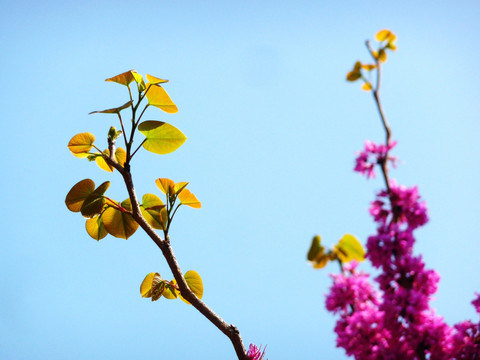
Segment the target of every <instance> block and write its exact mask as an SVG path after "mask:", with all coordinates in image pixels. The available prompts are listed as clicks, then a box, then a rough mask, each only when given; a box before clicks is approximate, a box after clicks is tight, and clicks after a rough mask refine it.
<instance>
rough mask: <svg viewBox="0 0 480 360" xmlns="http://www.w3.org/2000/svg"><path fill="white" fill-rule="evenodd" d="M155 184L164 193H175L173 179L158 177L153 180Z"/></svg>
mask: <svg viewBox="0 0 480 360" xmlns="http://www.w3.org/2000/svg"><path fill="white" fill-rule="evenodd" d="M155 184H156V185H157V187H158V188H159V189H160V191H161V192H163V193H164V194H165V195H173V194H175V183H174V182H173V180H170V179H167V178H158V179H157V180H155Z"/></svg>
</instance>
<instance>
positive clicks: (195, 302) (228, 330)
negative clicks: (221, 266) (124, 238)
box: [104, 152, 248, 360]
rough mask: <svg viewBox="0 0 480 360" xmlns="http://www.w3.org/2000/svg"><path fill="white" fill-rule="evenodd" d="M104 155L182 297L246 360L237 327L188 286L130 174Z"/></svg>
mask: <svg viewBox="0 0 480 360" xmlns="http://www.w3.org/2000/svg"><path fill="white" fill-rule="evenodd" d="M111 154H112V152H111V153H110V157H107V156H104V159H105V161H106V162H107V163H108V164H109V165H111V166H113V167H114V168H115V169H116V170H117V171H118V172H119V173H120V174H121V175H122V177H123V180H124V182H125V186H126V188H127V191H128V195H129V197H130V201H131V203H132V215H133V218H134V219H135V221H136V222H137V223H138V224H139V225H140V227H141V228H142V229H143V230H144V231H145V232H146V233H147V235H148V236H149V237H150V238H151V239H152V240H153V242H155V244H156V245H157V246H158V247H159V248H160V250H161V251H162V254H163V256H164V257H165V260H166V261H167V263H168V266H169V267H170V270H171V272H172V274H173V276H174V278H175V280H176V281H177V285H178V288H179V290H180V294H181V295H182V297H183V298H184V299H185V300H187V301H188V302H190V303H191V304H192V306H193V307H194V308H195V309H197V310H198V311H199V312H200V313H201V314H202V315H203V316H205V317H206V318H207V319H208V320H209V321H210V322H211V323H212V324H213V325H215V326H216V327H217V328H218V329H219V330H220V331H221V332H222V333H224V334H225V335H226V336H227V337H228V338H229V339H230V341H231V343H232V345H233V347H234V349H235V352H236V354H237V357H238V359H239V360H248V356H247V353H246V350H245V346H244V345H243V340H242V337H241V335H240V332H239V331H238V329H237V327H236V326H235V325H233V324H228V323H226V322H225V321H224V320H223V319H222V318H221V317H220V316H218V315H217V314H216V313H215V312H214V311H213V310H212V309H210V308H209V307H208V306H207V305H206V304H205V303H204V302H203V301H202V300H200V299H199V298H198V297H197V296H196V295H195V294H194V293H193V292H192V291H191V290H190V288H189V287H188V285H187V282H186V281H185V278H184V277H183V273H182V271H181V269H180V266H179V264H178V262H177V259H176V257H175V254H174V252H173V250H172V247H171V246H170V240H169V238H168V237H167V238H166V239H162V238H161V237H160V236H159V235H158V233H157V232H156V231H155V230H154V229H153V228H152V227H151V226H150V225H149V224H148V223H147V221H146V220H145V218H144V217H143V215H142V212H141V210H140V205H139V202H138V199H137V195H136V193H135V188H134V186H133V180H132V175H131V173H130V171H128V170H126V169H125V168H123V167H122V166H121V165H120V164H119V163H117V162H116V160H115V158H114V157H112V156H111Z"/></svg>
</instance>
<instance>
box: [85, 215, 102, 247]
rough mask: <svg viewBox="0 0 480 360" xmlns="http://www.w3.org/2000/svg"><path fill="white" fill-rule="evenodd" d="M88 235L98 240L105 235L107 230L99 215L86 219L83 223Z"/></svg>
mask: <svg viewBox="0 0 480 360" xmlns="http://www.w3.org/2000/svg"><path fill="white" fill-rule="evenodd" d="M85 228H86V229H87V233H88V235H90V236H91V237H92V238H94V239H95V240H97V241H99V240H101V239H103V238H104V237H105V236H107V234H108V232H107V230H106V229H105V225H104V224H103V221H102V217H101V215H98V216H95V217H93V218H91V219H87V221H86V223H85Z"/></svg>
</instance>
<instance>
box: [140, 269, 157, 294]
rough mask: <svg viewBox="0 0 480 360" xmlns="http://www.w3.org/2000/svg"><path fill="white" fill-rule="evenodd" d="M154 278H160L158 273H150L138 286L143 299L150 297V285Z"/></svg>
mask: <svg viewBox="0 0 480 360" xmlns="http://www.w3.org/2000/svg"><path fill="white" fill-rule="evenodd" d="M155 277H157V278H160V274H159V273H155V272H151V273H150V274H148V275H147V276H145V279H143V281H142V284H141V285H140V295H142V297H144V298H149V297H151V296H152V284H153V280H154V279H155Z"/></svg>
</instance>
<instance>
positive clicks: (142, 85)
mask: <svg viewBox="0 0 480 360" xmlns="http://www.w3.org/2000/svg"><path fill="white" fill-rule="evenodd" d="M132 75H133V78H134V79H135V82H136V83H137V87H138V92H143V91H144V90H145V82H144V81H143V77H142V75H140V74H139V73H137V72H136V71H132Z"/></svg>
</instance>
